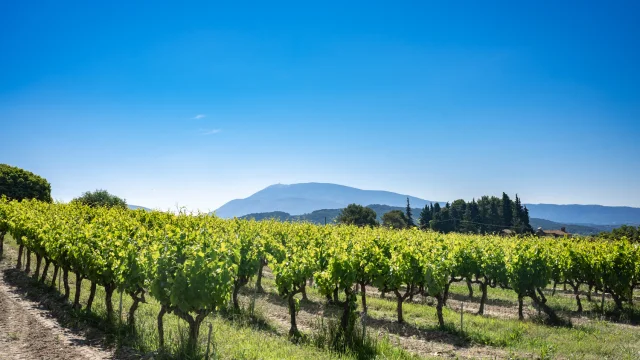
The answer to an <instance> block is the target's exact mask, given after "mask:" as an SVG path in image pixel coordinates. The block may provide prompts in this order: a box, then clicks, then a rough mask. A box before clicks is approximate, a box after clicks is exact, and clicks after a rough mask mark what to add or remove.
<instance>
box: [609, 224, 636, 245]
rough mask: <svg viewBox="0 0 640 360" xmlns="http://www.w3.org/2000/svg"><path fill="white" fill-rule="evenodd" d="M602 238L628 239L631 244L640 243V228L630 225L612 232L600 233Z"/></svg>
mask: <svg viewBox="0 0 640 360" xmlns="http://www.w3.org/2000/svg"><path fill="white" fill-rule="evenodd" d="M600 237H601V238H605V239H609V240H621V239H622V238H626V239H627V240H629V241H631V242H640V226H638V227H637V228H635V227H633V226H629V225H622V226H620V227H619V228H617V229H613V230H612V231H611V232H602V233H600Z"/></svg>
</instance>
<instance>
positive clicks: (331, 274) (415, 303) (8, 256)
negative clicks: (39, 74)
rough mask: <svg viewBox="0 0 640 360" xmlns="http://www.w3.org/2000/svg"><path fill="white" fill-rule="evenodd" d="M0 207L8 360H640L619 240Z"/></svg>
mask: <svg viewBox="0 0 640 360" xmlns="http://www.w3.org/2000/svg"><path fill="white" fill-rule="evenodd" d="M0 205H3V204H0ZM3 206H4V207H3ZM3 206H0V212H4V214H6V217H5V218H4V219H5V221H4V222H0V226H5V227H4V228H0V230H3V229H5V230H7V229H8V230H9V232H10V233H12V234H18V235H19V236H21V237H20V239H21V240H18V241H16V239H14V238H13V237H11V236H7V237H6V239H5V251H4V258H3V259H2V263H1V265H2V283H1V284H0V285H1V286H0V295H1V296H2V297H1V298H0V301H1V302H0V306H2V310H3V313H4V314H5V315H4V316H3V319H2V323H0V345H2V347H3V349H8V350H7V351H5V354H10V355H9V356H8V358H69V359H76V358H83V357H84V358H123V359H128V358H179V359H182V358H203V357H207V356H209V357H210V358H222V359H283V358H286V359H302V358H314V359H315V358H324V359H333V358H338V359H365V358H380V359H414V358H441V357H449V358H527V359H530V358H536V359H537V358H540V359H546V358H579V359H602V358H611V359H635V358H640V330H639V328H638V324H639V322H640V321H639V320H640V308H639V307H638V305H637V303H638V300H640V299H639V298H638V294H637V293H636V294H633V290H634V287H635V285H634V284H636V282H637V279H638V278H637V271H638V269H639V268H638V267H637V264H638V263H639V262H638V254H640V252H639V251H638V247H637V246H632V245H630V244H628V243H626V242H591V241H583V240H580V239H575V240H562V241H556V242H551V241H550V240H538V239H535V238H518V239H508V238H500V237H486V236H473V235H447V236H442V235H440V234H437V233H431V232H426V233H425V232H421V231H418V230H407V231H395V230H389V229H366V228H364V229H363V228H356V227H331V226H330V227H322V226H315V225H307V224H280V223H274V222H266V223H257V222H249V221H244V220H232V221H227V220H221V219H217V218H213V217H209V216H197V217H194V216H190V215H179V216H175V215H170V214H160V213H146V212H143V211H138V212H129V211H126V210H92V209H89V208H84V207H81V206H75V205H74V206H67V205H47V204H42V203H25V204H8V205H3ZM0 215H1V214H0ZM2 219H3V218H0V220H2ZM27 250H29V253H30V257H28V258H26V257H25V256H26V254H27V252H28V251H27ZM20 254H22V257H20ZM496 254H498V256H496ZM36 255H37V256H36ZM265 258H266V259H268V262H267V263H268V265H267V266H264V265H265V262H264V261H265V260H264V259H265ZM40 260H43V261H42V262H41V261H40ZM45 263H46V264H54V265H56V266H55V268H58V266H57V265H58V264H60V265H61V267H60V269H62V268H63V267H64V268H65V269H67V270H68V271H69V273H68V278H67V277H66V276H65V278H66V279H65V281H61V278H62V277H63V276H62V272H63V271H62V270H60V271H59V272H58V277H55V276H54V272H55V270H54V266H47V265H45ZM16 264H17V265H16ZM26 269H29V270H30V271H27V270H26ZM43 269H44V271H41V270H43ZM41 273H42V274H44V276H42V277H41V278H40V279H39V280H36V279H35V277H40V274H41ZM257 273H260V274H262V276H261V287H262V289H258V288H257V287H256V276H255V275H256V274H257ZM32 274H37V275H36V276H33V277H32ZM473 274H475V275H473ZM472 275H473V276H472ZM480 278H484V279H485V281H484V282H483V281H482V280H480ZM465 279H467V280H468V281H472V280H473V281H477V282H478V284H474V285H473V286H472V289H473V290H474V291H473V292H474V294H473V295H471V294H469V289H468V284H467V282H466V281H465ZM488 279H491V281H489V280H488ZM553 279H563V280H564V281H567V282H568V283H569V285H570V286H569V287H568V290H565V289H564V286H563V285H558V287H557V289H556V290H555V291H554V290H553V289H552V285H551V284H552V282H553V281H552V280H553ZM590 279H595V280H594V281H593V282H591V280H590ZM373 282H375V283H376V284H377V285H376V286H371V285H370V284H371V283H373ZM65 283H66V284H67V285H68V287H67V285H65ZM363 284H367V285H366V286H364V287H363ZM586 284H592V287H595V288H596V289H600V293H599V294H596V293H595V292H593V291H592V290H593V289H589V287H587V286H586ZM488 285H490V286H488ZM572 287H574V288H572ZM363 288H364V289H366V302H367V307H366V312H365V309H364V308H363V302H362V301H363V300H364V293H365V292H363V291H362V290H363ZM380 289H384V290H385V293H384V294H383V293H381V290H380ZM482 289H484V290H486V297H483V296H481V294H482ZM603 289H604V290H606V294H605V295H602V290H603ZM305 290H306V291H305ZM576 294H579V295H580V297H581V299H582V308H583V309H582V311H578V309H577V304H576ZM589 295H591V296H590V297H589ZM634 295H635V296H634ZM481 298H482V299H484V300H481ZM587 298H588V299H587ZM134 299H138V300H143V301H142V303H140V304H138V302H137V301H134ZM29 302H32V304H33V303H35V305H29ZM519 302H521V304H522V305H523V306H522V309H521V312H520V311H519V306H518V305H519ZM481 303H483V304H484V314H483V315H479V314H478V312H479V308H480V306H481V305H480V304H481ZM135 305H139V306H138V307H137V308H136V306H135ZM35 308H42V309H40V310H43V309H46V310H43V311H44V312H38V311H35V310H34V309H35ZM47 314H51V315H52V316H53V317H54V318H55V321H54V322H51V321H47V320H46V319H44V320H43V319H42V318H43V315H47ZM160 320H163V321H162V322H161V321H160ZM38 324H40V325H38ZM41 325H43V326H44V328H45V329H39V330H38V327H40V326H41ZM19 329H29V330H30V331H23V330H19ZM34 329H35V330H34ZM47 329H48V330H47ZM162 329H163V330H162ZM209 329H211V332H210V331H209ZM210 333H211V338H209V334H210ZM34 334H37V336H36V335H34ZM70 334H71V335H70ZM162 334H164V336H160V335H162ZM163 340H164V341H163ZM61 349H62V350H61ZM65 349H68V351H67V350H65ZM87 354H88V355H87Z"/></svg>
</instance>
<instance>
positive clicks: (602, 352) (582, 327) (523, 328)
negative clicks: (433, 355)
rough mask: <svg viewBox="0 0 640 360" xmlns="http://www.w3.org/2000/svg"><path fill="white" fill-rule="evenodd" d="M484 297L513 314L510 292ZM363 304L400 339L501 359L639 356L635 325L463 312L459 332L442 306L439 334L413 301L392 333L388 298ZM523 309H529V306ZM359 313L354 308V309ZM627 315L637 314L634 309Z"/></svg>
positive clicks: (314, 296)
mask: <svg viewBox="0 0 640 360" xmlns="http://www.w3.org/2000/svg"><path fill="white" fill-rule="evenodd" d="M263 281H264V282H263V286H265V288H266V289H268V290H269V291H274V284H273V280H272V279H269V278H264V280H263ZM476 290H477V288H476ZM307 294H308V295H309V298H310V300H312V301H322V300H323V299H324V298H323V297H322V296H321V295H320V294H319V293H318V292H317V291H316V290H315V289H308V291H307ZM451 294H452V295H453V296H455V297H456V298H464V297H466V296H467V295H468V291H467V287H466V284H452V287H451ZM474 296H475V299H476V301H477V299H478V297H479V291H476V293H475V294H474ZM488 296H489V300H493V301H495V300H497V302H498V303H499V304H501V306H510V307H511V309H512V310H513V314H514V315H515V314H516V313H517V296H516V295H515V293H514V292H513V291H511V290H504V289H489V294H488ZM547 299H548V303H549V304H550V306H552V307H553V308H555V309H556V310H558V311H565V310H567V311H568V312H570V311H574V310H575V303H574V301H575V300H574V298H573V297H570V296H565V295H559V294H558V293H556V296H553V297H551V295H550V293H549V294H548V295H547ZM593 299H594V303H589V302H587V301H586V299H584V301H583V306H584V307H585V310H587V306H590V307H591V308H593V309H595V308H596V307H597V309H599V306H600V304H599V297H598V301H595V300H596V299H595V297H594V298H593ZM596 303H597V304H596ZM358 306H360V303H359V304H358ZM367 306H368V315H369V316H370V317H371V322H372V326H379V327H384V328H385V329H386V330H388V331H391V332H393V331H397V332H398V333H403V334H405V335H406V334H408V335H410V336H422V337H423V338H427V339H433V340H435V341H440V342H448V343H450V344H452V345H454V346H455V347H458V348H465V347H470V346H473V345H487V346H491V347H496V348H501V349H503V350H504V351H505V354H504V357H527V358H530V357H534V358H555V357H561V358H572V359H638V358H640V327H637V326H631V325H628V324H618V323H614V322H611V321H607V320H604V319H599V318H598V317H596V316H595V315H593V318H589V317H587V318H585V319H584V321H581V322H580V324H574V325H572V326H565V327H556V326H549V325H546V324H545V323H544V322H543V321H542V319H541V318H537V317H534V318H533V319H529V320H527V321H519V320H517V317H515V318H498V317H493V316H486V315H485V316H481V315H476V314H473V313H465V314H464V331H463V332H460V312H459V311H455V310H453V309H451V308H447V307H445V308H444V309H443V315H444V320H445V323H446V324H447V328H446V329H445V331H442V330H440V329H439V327H438V322H437V317H436V312H435V307H434V306H429V305H426V304H421V303H415V302H414V303H405V304H404V305H403V310H404V319H405V322H406V325H405V326H403V327H397V329H395V330H394V327H393V326H389V325H390V324H394V323H396V302H395V297H393V295H390V296H389V295H388V296H387V298H386V299H382V298H379V297H375V296H371V295H368V297H367ZM301 307H302V308H303V309H304V307H305V304H304V302H301ZM605 307H606V308H609V309H613V302H612V301H611V300H610V299H607V300H606V306H605ZM529 308H530V309H532V307H531V306H529ZM360 310H361V309H360V308H359V309H358V311H360ZM590 311H595V310H590ZM629 311H638V306H637V305H636V306H635V307H634V308H632V309H629ZM562 315H563V316H564V315H567V314H562ZM574 315H575V314H574Z"/></svg>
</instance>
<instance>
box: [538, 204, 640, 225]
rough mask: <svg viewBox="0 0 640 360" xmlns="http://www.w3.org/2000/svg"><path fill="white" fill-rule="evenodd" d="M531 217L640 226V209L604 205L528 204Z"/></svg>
mask: <svg viewBox="0 0 640 360" xmlns="http://www.w3.org/2000/svg"><path fill="white" fill-rule="evenodd" d="M526 206H527V209H529V216H530V217H532V218H539V219H548V220H552V221H556V222H560V223H567V224H581V225H582V224H584V225H590V224H599V225H618V226H619V225H624V224H635V225H638V224H640V208H633V207H627V206H602V205H554V204H526Z"/></svg>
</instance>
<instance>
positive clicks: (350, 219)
mask: <svg viewBox="0 0 640 360" xmlns="http://www.w3.org/2000/svg"><path fill="white" fill-rule="evenodd" d="M377 217H378V215H377V214H376V212H375V211H373V210H371V209H369V208H368V207H364V206H362V205H358V204H350V205H349V206H347V207H346V208H344V209H342V211H340V215H338V217H337V219H336V221H337V222H338V223H340V224H348V225H357V226H377V225H378V220H377Z"/></svg>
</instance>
